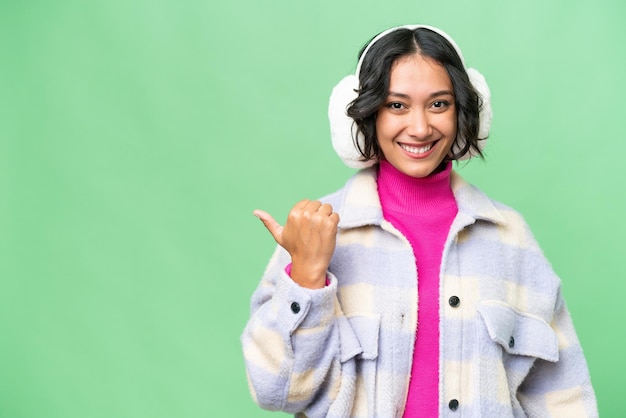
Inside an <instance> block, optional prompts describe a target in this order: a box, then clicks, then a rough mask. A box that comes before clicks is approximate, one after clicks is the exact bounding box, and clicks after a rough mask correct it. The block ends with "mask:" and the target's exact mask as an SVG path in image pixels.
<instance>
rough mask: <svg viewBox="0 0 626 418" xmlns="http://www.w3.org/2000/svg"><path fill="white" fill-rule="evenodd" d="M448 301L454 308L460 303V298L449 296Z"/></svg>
mask: <svg viewBox="0 0 626 418" xmlns="http://www.w3.org/2000/svg"><path fill="white" fill-rule="evenodd" d="M448 303H449V304H450V306H452V307H453V308H456V307H458V306H459V304H460V303H461V299H459V297H458V296H450V299H448Z"/></svg>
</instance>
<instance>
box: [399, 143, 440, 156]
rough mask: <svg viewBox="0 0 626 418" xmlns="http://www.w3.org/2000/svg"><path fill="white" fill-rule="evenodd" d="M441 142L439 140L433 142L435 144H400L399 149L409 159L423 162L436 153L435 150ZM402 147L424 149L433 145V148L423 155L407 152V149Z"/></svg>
mask: <svg viewBox="0 0 626 418" xmlns="http://www.w3.org/2000/svg"><path fill="white" fill-rule="evenodd" d="M438 142H439V140H437V141H433V142H427V143H424V144H416V143H413V142H398V143H397V144H398V147H399V148H400V150H402V152H403V153H404V155H406V156H407V157H409V158H411V159H414V160H421V159H423V158H428V157H429V156H430V155H431V154H432V153H433V152H435V149H436V148H437V143H438ZM401 145H404V146H408V147H416V148H423V147H427V146H429V145H432V147H431V148H430V149H429V150H428V151H426V152H424V153H421V154H416V153H413V152H410V151H407V150H406V149H404V148H403V147H402V146H401Z"/></svg>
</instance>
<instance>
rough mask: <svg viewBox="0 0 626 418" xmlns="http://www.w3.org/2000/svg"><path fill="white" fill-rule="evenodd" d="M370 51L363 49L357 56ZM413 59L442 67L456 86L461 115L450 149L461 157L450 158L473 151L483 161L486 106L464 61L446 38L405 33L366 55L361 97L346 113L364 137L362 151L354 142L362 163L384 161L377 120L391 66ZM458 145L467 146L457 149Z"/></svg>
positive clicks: (375, 46) (421, 31) (426, 31)
mask: <svg viewBox="0 0 626 418" xmlns="http://www.w3.org/2000/svg"><path fill="white" fill-rule="evenodd" d="M370 42H371V40H370ZM368 44H369V42H368ZM366 47H367V45H366V46H365V47H363V49H361V52H360V53H359V57H361V55H363V52H364V51H365V48H366ZM413 54H420V55H422V56H423V57H428V58H431V59H433V60H434V61H436V62H437V63H439V64H441V65H442V66H443V67H444V68H445V69H446V71H447V73H448V77H450V81H451V82H452V87H453V90H454V98H455V107H456V111H457V134H456V138H454V143H453V146H452V150H457V152H455V153H454V154H453V155H452V156H451V157H450V159H451V160H456V159H459V158H460V157H462V156H463V155H464V154H466V153H467V152H468V151H470V150H471V151H472V153H473V154H474V155H479V156H480V157H481V158H482V157H483V154H482V152H481V150H480V148H479V147H478V141H479V139H478V130H479V111H480V108H481V106H482V102H481V99H480V96H479V95H478V93H477V92H476V90H475V89H474V87H473V86H472V84H471V82H470V80H469V77H468V75H467V72H466V71H465V67H464V66H463V61H462V60H461V57H459V54H458V53H457V52H456V50H455V49H454V47H453V46H452V45H451V44H450V42H448V40H447V39H445V38H444V37H443V36H441V35H440V34H438V33H436V32H434V31H432V30H430V29H427V28H417V29H415V30H410V29H406V28H402V29H397V30H394V31H392V32H390V33H388V34H387V35H385V36H383V37H382V38H380V39H379V40H377V41H376V42H375V43H374V44H373V45H372V46H371V47H370V49H369V50H368V51H367V54H366V55H365V57H364V59H363V63H362V65H361V70H360V74H359V82H360V86H361V87H360V89H359V90H358V96H357V98H356V99H355V100H354V101H353V102H352V103H351V104H350V105H349V106H348V109H347V113H348V116H350V117H351V118H352V119H354V122H355V123H356V125H357V129H358V131H359V132H360V133H362V134H363V136H364V138H365V141H364V143H363V147H361V146H360V145H359V143H358V141H356V139H355V138H353V140H354V143H355V145H356V147H357V149H358V150H359V152H360V153H361V155H362V156H363V159H364V160H365V161H367V160H370V159H373V158H374V159H379V160H380V159H381V157H382V150H381V148H380V146H379V144H378V138H377V136H376V115H377V113H378V110H379V109H380V107H381V106H382V105H383V104H384V103H385V100H387V95H388V94H389V78H390V75H391V67H392V66H393V64H394V63H395V62H396V61H397V60H398V59H399V58H402V57H405V56H408V55H413ZM460 143H461V144H463V146H459V144H460Z"/></svg>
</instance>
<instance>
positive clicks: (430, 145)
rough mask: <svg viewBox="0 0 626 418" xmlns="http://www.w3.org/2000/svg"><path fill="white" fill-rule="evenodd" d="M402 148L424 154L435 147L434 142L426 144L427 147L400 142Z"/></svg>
mask: <svg viewBox="0 0 626 418" xmlns="http://www.w3.org/2000/svg"><path fill="white" fill-rule="evenodd" d="M400 146H401V147H402V149H404V150H406V151H408V152H410V153H412V154H423V153H425V152H426V151H429V150H430V149H431V148H432V147H433V143H430V144H428V145H426V146H425V147H411V146H408V145H405V144H400Z"/></svg>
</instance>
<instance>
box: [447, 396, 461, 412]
mask: <svg viewBox="0 0 626 418" xmlns="http://www.w3.org/2000/svg"><path fill="white" fill-rule="evenodd" d="M448 407H449V408H450V409H451V410H453V411H456V410H457V409H459V401H457V400H456V399H452V400H451V401H450V402H448Z"/></svg>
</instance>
